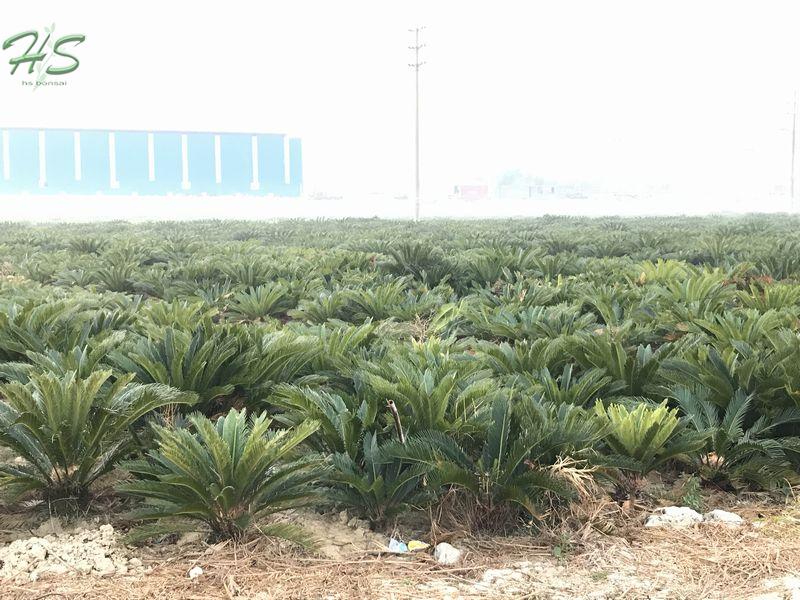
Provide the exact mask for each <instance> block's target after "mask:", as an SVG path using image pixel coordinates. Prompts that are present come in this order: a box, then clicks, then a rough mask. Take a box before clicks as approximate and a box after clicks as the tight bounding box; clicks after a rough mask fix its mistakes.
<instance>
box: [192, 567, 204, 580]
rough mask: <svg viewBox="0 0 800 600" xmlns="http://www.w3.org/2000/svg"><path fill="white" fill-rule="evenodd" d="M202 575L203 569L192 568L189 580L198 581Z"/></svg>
mask: <svg viewBox="0 0 800 600" xmlns="http://www.w3.org/2000/svg"><path fill="white" fill-rule="evenodd" d="M202 574H203V569H202V567H198V566H195V567H192V568H191V569H190V570H189V579H197V578H198V577H200V575H202Z"/></svg>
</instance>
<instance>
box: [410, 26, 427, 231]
mask: <svg viewBox="0 0 800 600" xmlns="http://www.w3.org/2000/svg"><path fill="white" fill-rule="evenodd" d="M423 29H425V28H424V27H415V28H414V29H409V31H410V32H413V33H414V45H413V46H409V47H408V49H409V50H413V51H414V62H413V63H409V65H408V66H409V67H411V68H413V69H414V102H415V105H416V106H415V115H414V180H415V182H414V183H415V185H414V190H415V198H416V203H415V205H414V221H419V68H420V67H421V66H422V65H424V64H425V63H424V62H420V60H419V51H420V49H421V48H424V47H425V44H420V43H419V32H420V31H422V30H423Z"/></svg>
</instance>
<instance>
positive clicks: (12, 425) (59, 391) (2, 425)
mask: <svg viewBox="0 0 800 600" xmlns="http://www.w3.org/2000/svg"><path fill="white" fill-rule="evenodd" d="M110 377H111V371H95V372H93V373H91V374H90V375H89V376H88V377H85V378H80V377H78V376H76V374H75V372H74V371H73V372H68V373H66V374H64V375H57V374H54V373H39V374H31V375H30V381H29V382H28V383H27V384H22V383H19V382H12V383H8V384H6V385H3V386H0V395H2V397H3V400H0V444H1V445H3V446H7V447H9V448H11V449H12V450H13V451H14V452H16V453H17V454H18V455H19V456H21V457H22V458H23V459H24V461H25V462H23V463H19V464H17V463H14V464H6V465H2V466H0V486H2V487H5V488H7V489H8V490H9V491H11V492H12V493H13V494H14V495H19V494H22V493H25V492H29V491H34V492H38V493H40V494H41V495H42V496H43V497H44V498H45V499H48V500H65V499H70V500H75V501H77V502H78V503H82V502H84V501H85V500H86V499H87V497H88V492H89V487H90V485H91V484H92V482H94V481H95V480H96V479H97V478H98V477H100V476H101V475H103V474H105V473H107V472H108V471H109V470H111V469H112V468H113V467H114V466H115V465H116V464H117V462H118V461H119V460H120V459H121V458H123V457H125V455H126V454H127V453H128V452H130V451H131V449H132V445H133V440H134V438H133V437H132V435H131V433H130V431H129V428H130V427H131V426H132V425H133V423H134V422H135V421H137V420H138V419H139V418H141V417H143V416H144V415H146V414H147V413H149V412H150V411H153V410H155V409H157V408H160V407H162V406H166V405H169V404H192V403H193V402H195V400H196V396H195V395H194V394H190V393H183V392H180V391H178V390H175V389H173V388H170V387H167V386H164V385H159V384H151V385H138V384H132V383H131V380H132V379H133V375H127V376H124V377H120V378H119V379H117V380H116V381H114V382H113V383H109V384H108V385H106V383H107V382H108V381H109V378H110Z"/></svg>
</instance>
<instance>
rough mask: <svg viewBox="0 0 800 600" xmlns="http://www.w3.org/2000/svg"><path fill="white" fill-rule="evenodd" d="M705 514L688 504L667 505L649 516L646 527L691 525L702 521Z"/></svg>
mask: <svg viewBox="0 0 800 600" xmlns="http://www.w3.org/2000/svg"><path fill="white" fill-rule="evenodd" d="M702 520H703V516H702V515H701V514H700V513H699V512H697V511H696V510H693V509H691V508H689V507H688V506H665V507H663V508H659V509H657V510H656V511H655V512H654V513H653V514H652V515H650V516H649V517H647V522H646V523H645V524H644V526H645V527H690V526H692V525H694V524H696V523H700V522H702Z"/></svg>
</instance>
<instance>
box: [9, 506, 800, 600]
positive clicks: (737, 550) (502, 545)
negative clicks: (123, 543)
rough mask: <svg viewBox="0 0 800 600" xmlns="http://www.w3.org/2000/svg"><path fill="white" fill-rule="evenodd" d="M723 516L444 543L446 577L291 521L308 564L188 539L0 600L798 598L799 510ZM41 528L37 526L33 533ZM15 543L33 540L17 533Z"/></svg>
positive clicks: (32, 584)
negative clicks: (311, 540)
mask: <svg viewBox="0 0 800 600" xmlns="http://www.w3.org/2000/svg"><path fill="white" fill-rule="evenodd" d="M726 508H728V509H735V510H736V512H737V513H738V514H740V515H741V516H742V517H744V518H745V520H746V521H747V524H746V525H744V526H741V527H728V526H724V525H699V526H694V527H692V528H688V529H646V528H644V527H643V522H644V519H645V517H646V515H647V512H646V511H644V510H642V511H637V510H636V509H635V508H634V509H632V510H630V511H628V512H627V513H625V514H622V513H621V512H620V511H619V510H617V509H614V510H613V511H611V510H610V509H609V508H608V507H607V506H606V508H603V509H598V511H600V510H602V511H604V512H603V514H602V515H601V514H600V513H599V512H598V514H597V515H595V518H594V519H593V520H592V519H589V526H586V527H583V528H582V529H573V530H571V531H570V532H569V533H560V534H553V533H551V534H550V535H547V536H543V535H540V536H538V537H533V536H514V537H491V538H475V537H467V538H458V539H455V538H448V541H450V543H452V544H453V545H454V546H456V547H458V548H460V549H462V550H464V559H463V560H462V562H461V563H459V564H458V565H454V566H442V565H439V564H437V563H436V561H435V560H434V559H433V557H432V555H431V554H430V549H428V551H425V550H423V551H418V552H414V553H409V554H402V555H398V554H388V553H385V552H382V551H381V549H382V548H383V547H384V544H385V543H386V542H387V541H388V538H387V536H386V535H384V534H379V533H375V532H371V531H369V530H368V528H367V527H366V524H365V523H364V522H362V521H358V520H357V519H350V518H348V517H347V515H346V514H331V515H319V514H316V513H298V514H296V515H292V516H290V517H289V518H290V519H293V520H296V521H297V522H299V523H303V524H304V525H305V526H306V528H307V530H308V531H309V532H310V533H312V534H313V535H314V536H315V537H316V538H317V539H318V541H319V545H318V551H317V552H316V553H311V554H309V553H302V552H299V551H298V550H297V549H295V548H293V547H292V546H290V545H289V544H287V543H279V542H275V541H270V540H265V539H259V540H254V541H251V542H250V543H247V544H241V545H238V546H234V545H232V544H230V543H221V544H216V545H210V544H207V543H205V542H203V541H202V540H201V539H200V538H199V536H191V535H188V536H186V535H184V536H183V537H181V538H179V539H178V540H177V541H170V542H169V543H163V544H156V545H151V546H145V547H132V548H127V549H125V551H126V552H128V553H129V554H130V555H135V556H136V557H138V558H139V559H141V561H142V563H143V565H144V567H145V569H144V570H145V572H144V573H143V574H142V573H140V574H136V575H130V574H129V575H124V576H120V575H110V576H104V577H100V576H97V575H96V574H95V575H78V574H74V573H65V574H60V575H57V576H44V577H42V578H40V579H39V580H37V581H24V582H20V581H19V580H18V579H17V580H0V598H3V599H25V600H38V599H42V598H65V599H66V598H69V599H72V598H87V599H88V598H91V599H96V598H97V599H102V598H109V599H119V598H133V599H162V598H181V599H198V600H199V599H216V598H220V599H241V600H245V599H252V600H267V599H272V598H282V599H283V598H289V599H293V598H298V599H299V598H304V599H305V598H318V599H325V600H328V599H330V600H334V599H337V600H338V599H349V598H381V599H387V600H388V599H401V598H409V599H411V598H414V599H427V598H442V599H444V598H448V599H455V598H531V599H545V598H547V599H550V598H552V599H563V600H566V599H573V598H574V599H593V600H600V599H617V598H620V599H645V598H647V599H672V598H676V599H698V598H715V599H739V598H759V599H761V600H779V599H789V598H791V599H796V598H800V503H797V502H794V501H792V502H790V503H788V504H787V505H785V506H780V505H774V504H764V503H762V502H750V503H741V504H737V505H736V506H735V507H730V506H728V507H726ZM612 512H613V514H612ZM610 521H613V529H612V530H609V526H608V523H609V522H610ZM602 523H605V524H604V525H602V526H601V524H602ZM81 525H82V526H83V527H86V526H87V523H85V522H84V523H82V524H81ZM47 526H48V524H47V523H45V525H40V526H39V528H38V529H37V530H36V532H35V534H36V535H41V534H43V533H44V531H43V529H46V528H47ZM95 526H99V521H98V522H96V523H95ZM601 530H604V531H601ZM5 533H6V539H9V532H8V531H6V532H5ZM395 533H396V535H398V536H401V537H406V539H407V537H408V536H409V535H411V533H409V532H408V531H406V532H404V531H396V532H395ZM25 536H28V537H30V536H31V532H30V531H28V532H26V531H21V530H17V531H16V532H14V534H13V537H25ZM421 539H424V538H421ZM430 541H435V540H430ZM198 566H199V567H200V568H201V569H202V574H201V575H199V576H197V577H195V578H193V579H192V578H190V577H189V576H188V573H189V571H190V570H191V569H192V568H193V567H198Z"/></svg>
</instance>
